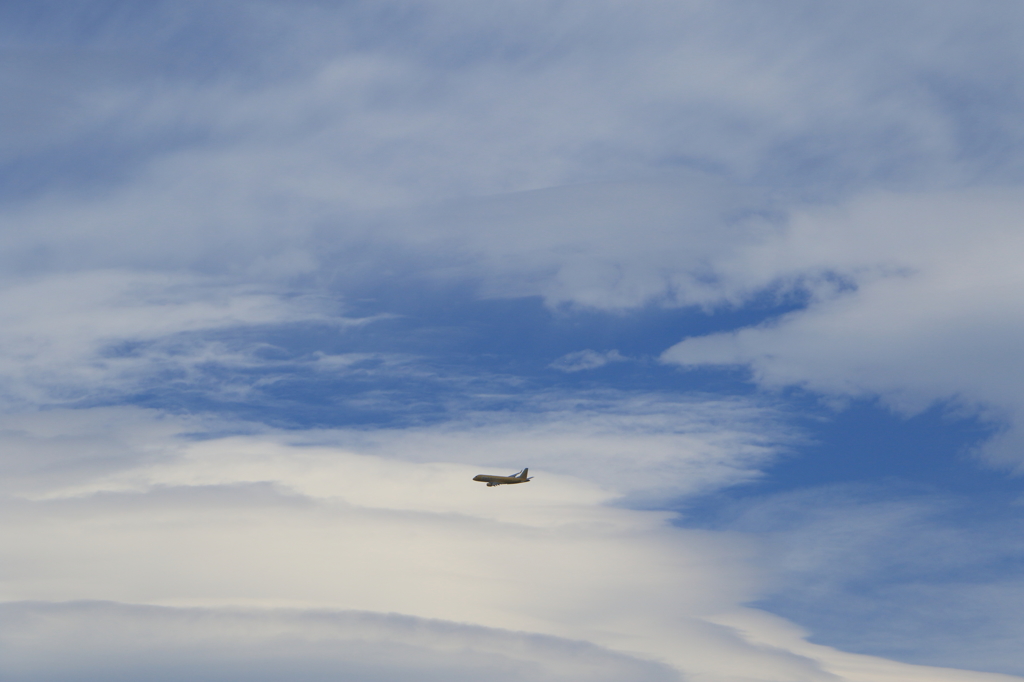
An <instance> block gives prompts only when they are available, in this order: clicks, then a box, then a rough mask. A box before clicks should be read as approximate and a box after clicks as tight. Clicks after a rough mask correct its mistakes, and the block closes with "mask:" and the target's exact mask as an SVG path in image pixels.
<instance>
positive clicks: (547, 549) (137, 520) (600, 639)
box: [0, 418, 1011, 682]
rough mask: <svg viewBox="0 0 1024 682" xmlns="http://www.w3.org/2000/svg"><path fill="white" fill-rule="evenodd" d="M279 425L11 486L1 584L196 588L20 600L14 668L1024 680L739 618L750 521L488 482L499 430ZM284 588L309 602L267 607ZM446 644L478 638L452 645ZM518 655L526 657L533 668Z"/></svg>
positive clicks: (594, 490) (13, 624)
mask: <svg viewBox="0 0 1024 682" xmlns="http://www.w3.org/2000/svg"><path fill="white" fill-rule="evenodd" d="M54 423H59V418H58V419H55V420H54ZM37 430H38V429H37ZM283 440H284V438H283V437H282V436H274V435H272V434H268V435H266V436H263V437H246V438H238V437H235V438H222V439H214V440H207V441H188V440H182V439H176V438H171V439H168V438H166V437H164V438H161V437H160V436H159V435H158V431H156V430H154V431H152V432H151V434H150V437H149V438H148V439H146V447H147V448H149V449H151V450H152V449H154V448H155V449H156V450H157V451H159V452H160V454H159V456H157V457H152V456H151V457H146V458H142V459H140V460H137V463H134V464H128V463H125V464H124V465H123V466H121V467H120V468H119V471H115V472H111V471H109V470H102V469H96V470H92V471H91V472H83V474H82V475H81V476H80V477H79V481H78V482H77V484H75V485H72V486H68V485H67V482H66V481H61V480H50V481H49V482H48V483H47V482H46V481H43V482H42V483H39V482H37V485H36V487H35V491H34V492H33V493H32V494H31V496H30V497H25V496H23V495H19V494H15V495H10V494H8V495H6V496H5V497H4V498H3V501H2V506H3V509H4V513H3V514H2V517H3V519H4V522H3V524H2V526H0V533H2V541H0V555H2V556H0V561H2V562H3V565H4V566H5V567H6V568H5V572H4V579H3V585H2V589H3V595H4V598H5V600H7V601H8V602H18V601H21V602H25V601H27V602H54V601H56V602H61V601H67V600H82V599H85V600H101V601H114V602H119V603H123V604H136V605H158V606H164V607H171V606H173V607H201V608H202V609H205V610H202V611H189V610H185V611H181V610H174V609H146V608H140V607H130V606H116V605H95V604H94V605H89V604H78V605H75V604H69V605H54V606H50V605H46V604H39V603H29V604H21V605H19V604H13V603H8V604H7V605H6V606H4V607H3V609H4V612H5V618H4V619H3V620H4V623H5V628H4V631H3V633H2V637H3V640H4V643H5V644H7V645H9V646H12V647H13V650H14V651H16V652H17V654H16V655H15V656H12V657H10V658H5V661H4V665H6V666H8V670H10V671H11V674H12V675H17V674H26V673H27V672H31V671H35V672H39V671H52V674H53V676H54V678H55V679H89V678H88V677H86V676H85V675H86V674H87V673H88V672H89V671H91V670H93V668H92V666H95V665H99V663H98V661H100V660H108V661H109V660H110V659H109V658H108V657H107V654H110V655H111V656H112V657H113V658H114V659H115V660H117V661H118V663H119V664H123V665H126V666H128V667H129V668H130V669H131V671H133V674H138V673H135V672H134V671H145V670H150V669H153V668H154V667H156V666H159V665H161V664H162V662H163V661H166V660H169V659H172V660H181V658H182V657H183V656H186V655H187V656H188V657H189V658H194V659H195V660H198V661H200V662H202V663H206V662H209V664H210V665H215V666H221V667H222V668H223V669H224V670H226V671H227V672H225V673H224V675H225V676H226V677H227V678H228V679H231V676H232V674H235V675H237V674H240V673H244V672H245V671H246V670H250V668H248V667H246V666H247V662H251V661H252V660H253V659H254V658H255V659H256V660H261V661H265V662H266V663H267V665H269V666H275V665H287V664H288V663H289V662H291V661H294V660H296V659H298V658H302V657H304V656H307V655H308V656H309V657H310V659H309V660H310V663H309V664H310V665H311V666H314V667H315V668H316V669H317V670H331V671H338V670H342V671H344V670H349V669H352V667H353V666H354V667H355V668H357V669H359V668H360V666H363V667H365V668H366V669H374V670H378V671H379V670H388V669H389V668H388V667H387V666H388V661H391V663H392V664H394V665H398V666H399V667H401V666H402V665H404V663H403V662H404V661H408V660H412V658H416V657H417V656H418V654H422V656H419V657H418V659H417V660H419V661H421V662H422V665H423V666H424V668H425V670H426V672H427V674H434V673H437V674H442V673H443V674H452V675H456V676H457V675H460V674H465V675H471V674H472V673H471V672H466V669H468V670H470V671H472V670H476V669H477V668H476V666H477V665H479V662H480V661H481V660H487V658H488V656H489V655H490V653H491V652H493V651H495V650H497V649H503V648H506V649H508V650H507V651H506V652H505V654H504V656H505V657H506V658H503V659H501V660H502V661H504V663H502V666H501V667H500V669H499V672H501V671H507V674H508V675H509V676H510V678H509V679H518V678H517V677H516V675H520V674H528V675H529V676H530V677H531V679H567V678H571V677H572V676H574V675H575V676H577V679H604V678H602V677H601V676H600V675H601V674H603V673H602V672H600V671H597V672H588V671H589V670H591V668H588V667H587V666H590V665H593V664H594V662H595V661H605V660H607V663H606V666H607V667H605V666H602V668H601V670H607V671H608V674H612V673H613V672H614V671H633V672H631V673H630V674H632V675H636V676H637V677H638V679H645V677H644V676H649V677H650V679H662V678H663V676H664V675H665V674H666V673H665V670H664V668H661V667H659V666H658V665H657V664H659V663H660V664H667V665H669V666H671V668H674V669H675V670H677V671H679V672H681V673H683V674H685V675H688V676H690V677H695V678H697V679H706V680H712V681H722V682H724V681H725V680H736V679H744V680H775V679H804V680H809V681H817V680H820V681H821V682H826V681H831V680H834V679H836V676H837V675H838V676H839V679H845V680H850V681H857V682H859V681H861V680H864V681H869V680H884V679H897V678H898V677H899V676H900V675H901V674H902V675H907V674H911V676H910V677H904V678H903V679H913V676H912V674H916V675H919V676H920V677H922V678H928V675H931V677H930V678H928V679H935V680H943V679H948V680H959V679H963V680H979V681H980V680H988V679H992V680H996V679H1011V678H999V677H998V676H989V675H984V674H980V673H977V674H976V673H957V672H955V671H942V670H937V669H918V668H915V667H913V666H904V665H902V664H894V663H890V662H887V661H884V660H881V659H875V658H870V657H852V658H851V657H849V656H845V655H843V654H839V653H838V652H835V651H833V650H829V649H827V648H824V647H814V646H812V645H808V644H806V643H805V642H804V641H803V640H802V638H801V635H800V634H799V633H797V634H793V633H789V634H786V632H787V631H786V628H787V627H788V626H785V625H779V624H778V623H777V622H773V623H769V626H768V627H765V621H764V619H763V617H762V616H758V615H757V614H756V613H753V612H744V611H742V610H740V611H739V613H740V614H741V615H742V614H744V613H745V614H746V615H745V616H743V617H742V618H740V619H739V621H736V618H737V616H735V614H736V613H737V612H738V609H739V605H740V604H742V603H744V602H746V601H748V600H750V599H752V598H755V597H756V595H758V594H759V592H760V591H761V589H763V586H764V585H765V580H766V578H767V577H768V576H765V575H763V574H759V571H758V570H757V569H755V568H754V565H753V564H752V562H751V558H752V556H753V553H754V552H755V551H756V546H754V545H751V544H750V542H749V540H748V539H746V538H744V537H743V536H742V535H739V534H730V533H713V532H708V531H696V530H687V529H683V528H679V527H675V526H672V525H671V524H669V523H668V521H669V520H670V518H671V515H669V514H666V513H665V512H657V511H637V510H629V509H623V508H616V507H612V506H608V505H607V504H606V502H607V501H608V500H610V499H612V498H613V497H614V496H615V495H616V493H617V491H615V490H614V489H609V488H602V487H598V486H595V485H594V483H592V482H590V481H588V480H586V479H584V478H580V477H576V476H572V475H556V474H553V473H548V472H538V473H537V478H535V479H534V481H532V482H531V483H530V484H528V485H522V486H517V487H515V488H508V489H505V488H497V489H488V488H486V487H484V486H481V485H477V484H474V483H473V482H472V481H471V480H470V479H471V477H472V475H473V474H475V473H478V469H477V468H476V467H474V466H471V465H467V464H465V463H460V462H459V461H458V460H459V459H460V458H465V457H466V455H467V454H469V453H472V452H474V451H481V450H482V449H483V448H485V447H487V446H488V445H489V444H490V443H491V442H492V441H493V438H492V437H491V436H490V435H489V434H482V435H479V436H477V437H476V438H473V439H466V440H465V441H463V442H462V444H461V445H460V446H458V448H452V455H453V456H452V457H450V458H448V459H446V460H441V459H439V460H434V461H429V462H423V463H421V462H411V461H407V460H406V461H403V460H400V459H393V458H385V457H381V456H380V455H379V454H375V455H370V454H359V453H356V452H352V451H351V450H346V449H341V448H337V447H312V446H290V445H285V444H283V442H282V441H283ZM641 442H642V441H641ZM75 445H76V443H75V441H74V440H69V441H68V443H67V447H69V448H74V447H75ZM640 576H642V579H638V577H640ZM229 607H231V608H229ZM239 607H241V608H243V609H245V610H244V611H239V610H238V608H239ZM282 607H284V608H288V609H298V610H299V611H290V612H281V611H267V609H280V608H282ZM310 610H314V611H316V613H312V614H310V613H308V611H310ZM353 610H355V611H362V612H370V613H362V614H354V613H351V611H353ZM388 613H390V614H403V615H402V616H385V615H381V614H388ZM730 614H733V615H730ZM729 618H732V619H733V622H728V624H723V623H726V620H727V619H729ZM759 618H760V619H761V620H758V619H759ZM97 619H98V620H97ZM415 619H429V622H425V621H422V620H415ZM97 622H102V623H106V624H107V625H108V626H109V628H107V627H103V628H97V627H95V625H96V623H97ZM87 623H89V624H91V625H89V626H88V628H87V630H83V628H86V627H87V626H86V624H87ZM456 623H458V624H462V625H456ZM185 624H191V625H190V626H188V627H186V625H185ZM477 626H478V627H477ZM481 628H492V629H498V630H501V631H502V632H496V631H494V630H486V631H485V630H482V629H481ZM510 630H511V631H519V632H520V633H531V634H512V633H509V632H508V631H510ZM207 632H209V633H210V635H211V638H212V639H208V638H207V637H206V633H207ZM121 633H124V637H123V638H122V637H121ZM82 635H84V639H83V638H82V637H81V636H82ZM554 638H558V639H554ZM566 640H571V641H566ZM357 641H359V642H369V643H370V645H369V646H368V647H365V648H361V647H360V646H358V645H356V644H355V642H357ZM76 642H77V643H76ZM573 642H582V644H580V643H573ZM453 649H457V650H460V651H462V650H466V651H467V652H468V653H467V654H466V657H465V659H460V660H459V662H458V663H457V664H454V663H452V662H451V661H447V660H446V657H445V656H444V655H440V654H438V652H441V653H442V654H443V653H444V652H450V651H452V650H453ZM55 651H62V652H64V654H65V656H64V657H62V656H54V655H53V654H54V652H55ZM96 652H99V653H98V654H97V653H96ZM119 652H125V655H124V656H120V655H119ZM128 652H130V654H129V653H128ZM258 652H262V653H258ZM193 654H195V655H194V656H193ZM261 657H262V658H261ZM410 657H411V658H410ZM62 662H63V663H67V667H65V668H62V667H61V666H62ZM527 662H529V663H527ZM452 665H457V667H455V668H454V669H453V668H452V667H451V666H452ZM523 665H528V666H532V668H531V672H529V673H525V672H524V673H520V672H518V671H519V670H521V666H523ZM463 666H465V667H463ZM68 668H70V669H71V670H70V671H69V670H68ZM75 670H77V671H80V672H78V673H75V672H74V671H75ZM303 670H305V669H303ZM199 672H201V670H200V671H199ZM403 674H405V673H403V672H401V671H397V672H395V677H396V679H402V675H403ZM622 674H626V673H625V672H623V673H622ZM61 675H65V676H66V677H61ZM76 675H77V676H76ZM669 678H670V679H671V677H669ZM14 679H19V678H17V677H14ZM456 679H458V677H456ZM499 679H501V678H500V677H499Z"/></svg>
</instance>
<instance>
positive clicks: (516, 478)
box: [473, 467, 533, 488]
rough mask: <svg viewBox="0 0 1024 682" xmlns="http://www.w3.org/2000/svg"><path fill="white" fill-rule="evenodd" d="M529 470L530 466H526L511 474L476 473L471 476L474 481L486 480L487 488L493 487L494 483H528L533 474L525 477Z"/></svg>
mask: <svg viewBox="0 0 1024 682" xmlns="http://www.w3.org/2000/svg"><path fill="white" fill-rule="evenodd" d="M529 471H530V468H529V467H527V468H525V469H523V470H522V471H520V472H519V473H518V474H512V475H511V476H491V475H490V474H477V475H476V476H474V477H473V480H474V481H481V482H484V481H486V482H487V487H488V488H491V487H494V486H496V485H512V484H514V483H529V482H530V479H531V478H533V476H530V477H529V478H527V477H526V474H527V473H529Z"/></svg>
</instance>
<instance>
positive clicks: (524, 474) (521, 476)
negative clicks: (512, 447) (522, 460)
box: [519, 467, 530, 478]
mask: <svg viewBox="0 0 1024 682" xmlns="http://www.w3.org/2000/svg"><path fill="white" fill-rule="evenodd" d="M528 473H530V467H526V468H525V469H523V470H522V471H520V472H519V478H526V475H527V474H528Z"/></svg>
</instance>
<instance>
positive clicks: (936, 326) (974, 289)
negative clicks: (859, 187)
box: [663, 191, 1024, 466]
mask: <svg viewBox="0 0 1024 682" xmlns="http://www.w3.org/2000/svg"><path fill="white" fill-rule="evenodd" d="M1022 208H1024V199H1022V198H1021V196H1020V194H1019V193H1018V192H1015V191H998V192H996V191H965V192H948V193H938V194H921V195H912V196H900V195H891V194H888V195H876V196H870V197H865V198H862V199H859V200H857V201H854V202H851V203H849V204H846V205H844V206H841V207H838V208H835V209H828V210H807V211H803V212H799V213H797V214H795V215H794V216H793V218H792V220H791V222H790V223H789V224H788V226H786V227H785V229H782V230H780V231H779V232H778V233H777V234H776V235H775V236H774V237H773V238H771V239H767V240H765V241H763V242H762V243H760V244H753V245H750V246H748V247H746V248H741V249H740V250H739V251H738V253H737V254H736V255H735V256H734V257H733V258H731V259H728V260H725V261H724V262H723V263H722V265H721V267H720V272H721V273H722V275H723V280H724V281H725V282H726V286H731V287H735V288H740V289H742V288H748V289H749V288H754V287H756V286H757V282H758V281H760V282H761V283H766V282H770V281H781V282H790V283H793V284H794V285H796V286H800V284H801V278H803V280H804V281H810V282H811V283H812V285H813V283H814V282H815V280H816V279H817V280H818V281H821V282H823V283H824V284H825V286H817V287H814V286H812V288H811V290H812V291H813V292H815V294H814V297H813V298H812V300H811V303H810V305H809V306H808V307H807V308H806V309H804V310H799V311H796V312H793V313H790V314H788V315H786V316H784V317H783V318H781V319H779V320H775V321H772V322H770V323H766V324H763V325H761V326H758V327H751V328H747V329H742V330H740V331H737V332H729V333H721V334H715V335H712V336H707V337H696V338H690V339H686V340H684V341H682V342H681V343H679V344H677V345H676V346H674V347H672V348H671V349H669V350H668V351H666V352H665V354H664V356H663V358H664V359H665V360H666V361H668V362H674V363H680V364H690V365H692V364H749V365H750V366H751V367H752V369H753V371H754V376H755V378H756V380H757V381H758V382H759V383H761V384H763V385H766V386H771V387H778V386H784V385H789V384H797V385H801V386H805V387H807V388H809V389H811V390H814V391H819V392H822V393H826V394H831V395H839V396H873V395H879V396H881V397H882V399H883V400H884V401H886V402H887V403H888V404H889V405H891V406H892V407H893V408H895V409H897V410H899V411H902V412H904V413H915V412H919V411H921V410H923V409H925V408H926V407H928V406H929V405H932V404H934V403H935V402H937V401H950V402H952V403H953V404H955V405H960V406H963V407H966V408H968V409H970V410H972V411H973V410H981V414H982V415H984V416H987V417H989V418H992V419H996V420H1006V421H1007V423H1009V425H1010V430H1009V431H1007V432H1006V433H1005V434H1004V435H1003V436H1002V437H1000V438H997V439H996V440H994V441H993V442H992V443H990V444H989V446H988V447H987V450H986V453H987V455H988V456H989V457H990V458H991V459H992V460H993V461H996V462H999V463H1001V464H1005V465H1010V466H1020V462H1021V461H1022V454H1021V453H1022V452H1024V450H1022V449H1021V445H1022V443H1024V440H1022V439H1021V434H1020V431H1019V427H1018V425H1019V424H1021V423H1022V422H1024V403H1022V402H1021V400H1020V393H1019V390H1018V381H1017V379H1018V378H1019V377H1020V376H1022V375H1024V364H1022V362H1021V355H1020V353H1019V348H1018V347H1019V343H1018V341H1019V339H1020V338H1021V337H1022V335H1024V315H1022V312H1021V311H1022V310H1024V297H1022V294H1021V292H1022V291H1024V270H1022V269H1021V268H1020V266H1019V262H1018V260H1019V259H1018V255H1019V254H1020V253H1022V252H1024V231H1022V230H1021V220H1020V215H1021V210H1022ZM836 276H838V277H840V278H842V279H843V280H845V281H846V282H847V283H849V286H847V287H845V288H844V287H838V288H836V287H833V286H831V285H829V281H830V280H829V277H832V278H834V277H836Z"/></svg>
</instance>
